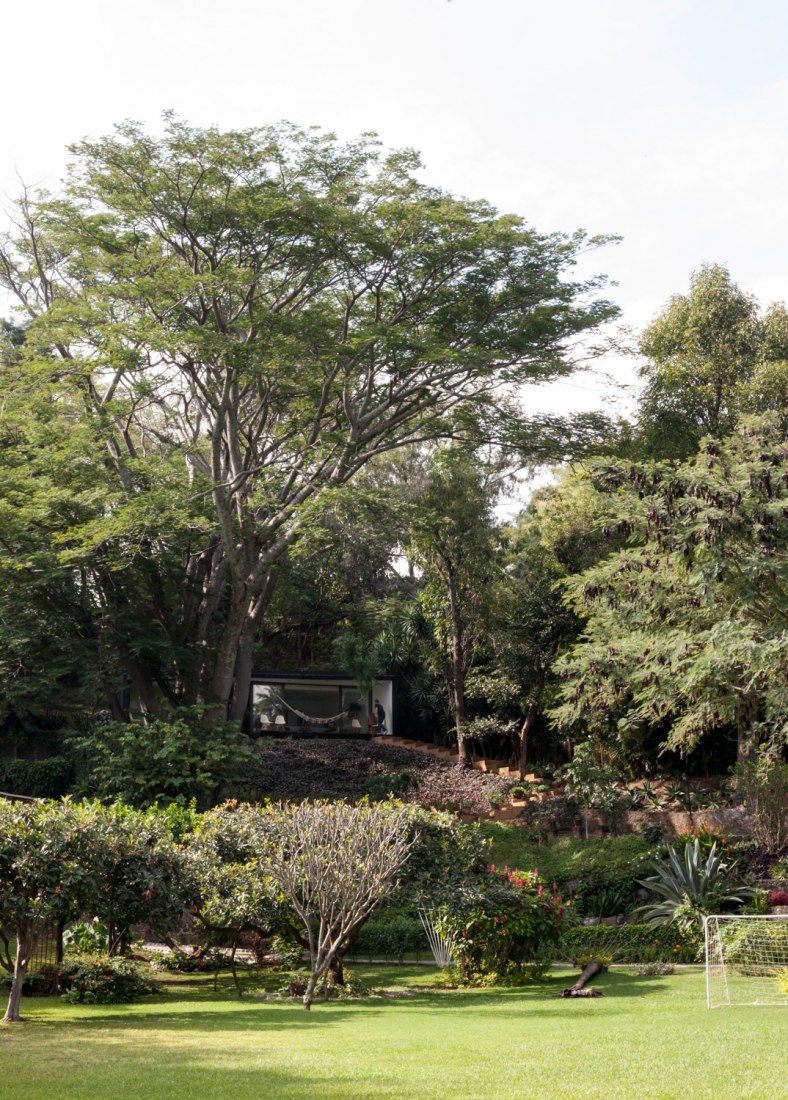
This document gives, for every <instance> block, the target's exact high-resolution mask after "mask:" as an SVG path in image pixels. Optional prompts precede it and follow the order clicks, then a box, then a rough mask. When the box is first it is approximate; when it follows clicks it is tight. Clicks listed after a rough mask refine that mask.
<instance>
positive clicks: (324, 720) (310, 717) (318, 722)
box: [270, 691, 350, 726]
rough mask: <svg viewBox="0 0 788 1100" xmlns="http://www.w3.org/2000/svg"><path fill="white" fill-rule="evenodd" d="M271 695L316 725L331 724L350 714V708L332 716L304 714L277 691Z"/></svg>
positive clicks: (294, 712) (300, 716) (306, 720)
mask: <svg viewBox="0 0 788 1100" xmlns="http://www.w3.org/2000/svg"><path fill="white" fill-rule="evenodd" d="M270 695H271V698H272V699H275V700H276V701H277V703H281V704H282V706H283V707H287V709H288V710H291V711H292V712H293V714H297V715H298V717H299V718H303V719H304V721H305V722H314V723H315V724H316V725H321V726H329V725H330V724H331V723H332V722H336V721H337V719H338V718H346V717H347V716H348V714H350V711H349V710H342V711H340V712H339V714H333V715H332V716H331V717H330V718H315V717H314V716H313V715H311V714H304V712H303V711H302V710H298V709H297V708H296V707H291V706H290V704H289V703H286V702H285V700H284V699H283V698H282V696H281V695H277V693H276V692H275V691H271V692H270Z"/></svg>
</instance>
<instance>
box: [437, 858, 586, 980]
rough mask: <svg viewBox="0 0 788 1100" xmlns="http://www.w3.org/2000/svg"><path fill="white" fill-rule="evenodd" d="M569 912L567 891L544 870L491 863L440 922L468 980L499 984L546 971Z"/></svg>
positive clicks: (461, 974)
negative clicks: (498, 867)
mask: <svg viewBox="0 0 788 1100" xmlns="http://www.w3.org/2000/svg"><path fill="white" fill-rule="evenodd" d="M565 914H566V909H565V906H564V905H562V898H561V895H560V894H558V893H556V892H554V891H552V890H551V889H550V888H549V887H548V886H547V884H546V883H545V882H544V880H543V879H542V878H541V877H540V876H539V874H538V872H535V871H509V870H508V869H507V868H504V869H503V870H497V871H496V870H495V868H494V867H491V868H490V871H489V875H488V879H487V881H486V882H485V883H483V884H482V885H480V886H476V887H469V888H466V889H464V890H462V891H458V893H457V896H456V897H455V898H454V899H453V901H452V902H451V903H450V904H449V905H448V906H446V907H444V908H443V909H442V910H441V911H440V912H439V914H438V916H437V919H436V920H435V926H436V929H437V930H438V932H439V933H440V934H441V935H442V936H443V937H444V938H445V939H446V940H447V942H449V943H450V944H451V951H452V957H453V959H454V964H455V966H456V968H457V971H458V973H459V974H460V976H461V979H462V981H463V982H467V983H471V984H476V983H481V984H498V982H499V981H501V980H503V981H506V980H507V979H511V978H512V977H519V978H521V979H522V978H525V977H529V978H539V977H543V976H544V974H545V973H546V971H547V969H548V968H549V966H550V962H551V960H552V955H553V953H554V951H555V947H556V945H557V943H558V942H559V940H560V936H561V931H562V925H563V922H564V917H565Z"/></svg>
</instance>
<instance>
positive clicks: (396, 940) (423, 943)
mask: <svg viewBox="0 0 788 1100" xmlns="http://www.w3.org/2000/svg"><path fill="white" fill-rule="evenodd" d="M350 954H351V956H352V957H353V958H356V959H396V960H397V961H398V962H401V961H402V960H403V959H404V958H405V956H406V955H414V954H415V955H429V954H430V946H429V943H428V942H427V937H426V935H425V933H424V929H423V928H422V925H421V921H420V920H419V918H418V917H408V916H405V915H402V914H398V915H395V916H391V917H384V916H381V917H376V918H375V917H373V918H372V920H369V921H367V923H366V924H365V925H364V926H363V927H362V929H361V931H360V932H359V935H358V939H357V940H356V942H355V944H354V945H353V947H352V948H351V950H350Z"/></svg>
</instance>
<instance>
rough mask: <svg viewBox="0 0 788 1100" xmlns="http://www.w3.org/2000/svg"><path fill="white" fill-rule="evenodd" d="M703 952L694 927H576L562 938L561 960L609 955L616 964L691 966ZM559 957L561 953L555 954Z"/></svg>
mask: <svg viewBox="0 0 788 1100" xmlns="http://www.w3.org/2000/svg"><path fill="white" fill-rule="evenodd" d="M702 950H703V937H702V936H701V935H700V933H699V931H698V930H697V928H696V929H695V930H694V931H692V930H689V931H685V930H684V929H682V928H680V927H679V926H678V925H676V924H669V925H664V926H661V927H659V928H654V927H652V926H651V925H650V924H619V925H616V926H615V927H610V926H608V925H604V924H597V925H589V926H585V925H577V926H575V927H574V928H570V929H568V930H567V931H566V932H565V933H564V937H563V948H562V953H563V957H564V958H565V959H566V960H567V961H569V962H574V961H575V960H576V959H578V958H582V957H584V956H585V957H588V958H594V959H595V958H599V957H600V956H602V955H608V956H610V957H611V958H612V959H613V960H614V961H615V962H617V963H651V962H661V963H695V962H698V960H699V957H700V952H701V951H702ZM559 954H561V953H559Z"/></svg>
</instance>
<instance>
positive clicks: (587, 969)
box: [557, 959, 607, 997]
mask: <svg viewBox="0 0 788 1100" xmlns="http://www.w3.org/2000/svg"><path fill="white" fill-rule="evenodd" d="M606 970H607V967H606V966H604V965H603V964H602V963H600V962H597V961H596V959H591V960H590V961H589V962H587V963H586V964H585V966H584V967H583V971H582V973H581V975H580V977H579V978H578V979H577V981H576V982H575V983H574V985H570V986H569V988H568V989H563V990H562V991H561V992H560V993H559V994H557V996H559V997H601V996H602V994H601V993H599V992H597V990H595V989H586V983H587V982H590V981H591V979H592V978H593V977H594V975H595V974H603V973H604V972H605V971H606Z"/></svg>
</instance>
